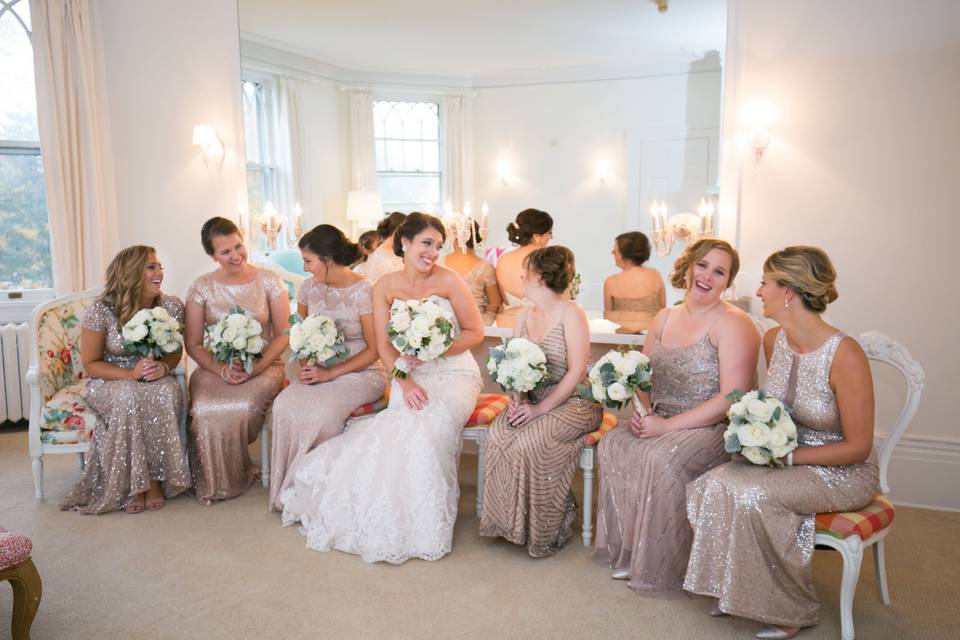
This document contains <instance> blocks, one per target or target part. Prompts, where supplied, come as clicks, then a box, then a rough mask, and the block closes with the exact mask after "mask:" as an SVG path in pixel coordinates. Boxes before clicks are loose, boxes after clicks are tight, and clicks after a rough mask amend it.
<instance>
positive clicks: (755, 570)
mask: <svg viewBox="0 0 960 640" xmlns="http://www.w3.org/2000/svg"><path fill="white" fill-rule="evenodd" d="M843 338H844V334H842V333H837V334H835V335H834V336H833V337H831V338H829V339H827V341H826V342H825V343H824V344H823V345H822V346H821V347H820V348H819V349H817V350H816V351H813V352H811V353H805V354H798V353H794V352H793V351H792V350H791V349H790V347H789V345H788V344H787V340H786V336H785V335H784V333H783V332H782V331H781V332H780V333H779V334H778V335H777V337H776V340H775V341H774V348H773V356H772V357H771V359H770V367H769V370H768V374H767V375H768V378H767V392H768V393H770V395H772V396H774V397H776V398H780V399H781V400H782V401H783V402H784V404H786V405H787V406H789V407H791V409H792V412H793V419H794V422H796V423H797V427H798V428H797V437H798V440H799V443H800V446H802V447H815V446H820V445H824V444H828V443H831V442H838V441H841V440H843V428H842V425H841V423H840V411H839V408H838V407H837V398H836V395H834V392H833V389H832V388H831V387H830V368H831V366H832V364H833V358H834V355H835V354H836V352H837V349H838V348H839V346H840V342H841V341H842V340H843ZM877 474H878V470H877V463H876V458H875V455H874V454H871V455H870V457H869V458H868V460H867V461H866V462H865V463H864V464H851V465H837V466H820V465H797V466H792V467H785V468H783V469H769V468H767V467H761V466H756V465H752V464H749V463H745V462H728V463H727V464H725V465H723V466H721V467H718V468H717V469H714V470H713V471H711V472H710V473H707V474H705V475H703V476H701V477H700V478H698V479H697V480H696V481H694V482H691V483H690V484H689V485H688V486H687V514H688V516H689V519H690V524H691V525H692V527H693V535H694V539H693V549H692V551H691V553H690V563H689V566H688V568H687V576H686V580H685V582H684V588H685V589H686V590H688V591H692V592H694V593H699V594H702V595H709V596H713V597H715V598H718V600H719V602H718V606H719V607H720V609H721V610H722V611H724V612H726V613H730V614H733V615H737V616H743V617H745V618H751V619H753V620H760V621H761V622H765V623H767V624H777V625H784V626H791V627H793V626H796V627H807V626H811V625H814V624H816V623H817V621H818V617H819V609H820V603H819V601H818V600H817V595H816V591H815V589H814V586H813V581H812V579H811V570H810V561H811V559H812V557H813V548H814V536H815V534H816V530H815V523H814V515H815V514H817V513H827V512H832V511H855V510H857V509H861V508H862V507H864V506H865V505H867V504H868V503H869V502H870V500H871V499H873V497H874V496H875V495H876V494H877V492H878V491H879V481H878V475H877Z"/></svg>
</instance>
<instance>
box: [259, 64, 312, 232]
mask: <svg viewBox="0 0 960 640" xmlns="http://www.w3.org/2000/svg"><path fill="white" fill-rule="evenodd" d="M264 117H265V119H266V127H265V128H266V138H267V139H266V145H265V147H266V149H265V150H266V154H267V162H268V163H269V164H271V165H273V166H274V167H276V168H277V179H276V182H275V184H276V187H277V193H276V197H275V202H273V205H274V206H275V207H276V208H277V213H279V214H280V215H281V216H286V217H287V219H288V220H289V221H290V223H291V224H292V223H293V208H294V206H295V205H296V204H297V203H298V202H299V203H301V204H302V203H303V162H302V160H301V155H300V82H299V81H297V80H293V79H290V78H276V79H274V80H270V81H268V82H265V83H264ZM283 236H284V238H285V237H286V234H285V233H284V234H283ZM280 244H281V245H282V246H286V241H285V240H283V239H281V240H280Z"/></svg>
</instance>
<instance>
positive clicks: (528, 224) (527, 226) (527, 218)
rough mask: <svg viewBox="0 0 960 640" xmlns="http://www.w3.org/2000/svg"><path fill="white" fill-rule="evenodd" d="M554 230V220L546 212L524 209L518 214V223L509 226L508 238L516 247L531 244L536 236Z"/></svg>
mask: <svg viewBox="0 0 960 640" xmlns="http://www.w3.org/2000/svg"><path fill="white" fill-rule="evenodd" d="M551 230H553V218H551V217H550V214H549V213H547V212H546V211H540V210H539V209H524V210H523V211H521V212H520V213H518V214H517V219H516V222H511V223H510V224H508V225H507V237H508V238H509V239H510V242H512V243H513V244H515V245H518V246H521V247H522V246H524V245H528V244H530V242H531V241H532V240H533V236H535V235H543V234H544V233H549V232H550V231H551Z"/></svg>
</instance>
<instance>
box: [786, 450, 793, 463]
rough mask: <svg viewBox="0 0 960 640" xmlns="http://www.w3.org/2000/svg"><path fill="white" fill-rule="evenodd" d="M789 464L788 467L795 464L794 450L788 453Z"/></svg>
mask: <svg viewBox="0 0 960 640" xmlns="http://www.w3.org/2000/svg"><path fill="white" fill-rule="evenodd" d="M787 466H788V467H792V466H793V451H791V452H790V453H788V454H787Z"/></svg>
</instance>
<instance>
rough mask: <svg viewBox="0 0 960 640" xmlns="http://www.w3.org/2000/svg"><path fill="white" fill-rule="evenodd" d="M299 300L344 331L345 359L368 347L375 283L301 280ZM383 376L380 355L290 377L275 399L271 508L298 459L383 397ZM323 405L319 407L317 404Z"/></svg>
mask: <svg viewBox="0 0 960 640" xmlns="http://www.w3.org/2000/svg"><path fill="white" fill-rule="evenodd" d="M297 302H299V303H300V304H302V305H305V306H306V307H307V313H308V314H309V315H316V314H321V315H325V316H327V317H330V318H332V319H333V321H334V322H335V323H336V325H337V328H338V329H340V331H342V332H343V337H344V344H345V345H346V347H347V349H348V350H349V351H348V354H347V358H346V359H349V358H351V357H353V356H355V355H357V354H358V353H360V352H361V351H363V350H364V349H366V348H367V343H366V342H365V341H364V339H363V327H362V326H361V324H360V317H361V316H369V317H370V318H371V320H372V318H373V285H372V284H370V282H369V281H367V280H361V281H360V282H357V283H356V284H353V285H350V286H348V287H344V288H340V289H336V288H333V287H328V286H327V285H325V284H322V283H319V282H315V281H314V280H313V278H310V279H308V280H305V281H304V282H303V284H302V285H301V286H300V291H299V292H298V294H297ZM385 386H386V380H385V378H384V375H383V369H382V367H381V366H380V362H379V361H375V362H374V363H373V364H371V365H370V366H369V367H367V368H366V369H363V370H361V371H353V372H351V373H345V374H343V375H341V376H338V377H337V378H335V379H333V380H329V381H327V382H321V383H319V384H312V385H306V384H300V383H299V382H297V380H296V379H295V378H294V379H292V380H291V381H290V385H289V386H288V387H287V388H286V389H284V390H283V391H282V392H281V393H280V395H278V396H277V398H276V400H274V401H273V412H272V415H273V425H272V438H271V446H272V453H271V458H270V463H271V469H270V509H271V510H273V511H282V510H283V505H282V504H281V503H280V492H281V491H283V490H284V489H286V488H287V487H288V486H290V483H291V482H292V481H293V474H294V473H295V472H296V469H297V466H298V464H299V462H300V459H301V458H302V457H303V455H304V454H306V453H307V452H308V451H310V450H312V449H314V448H315V447H317V446H318V445H320V444H321V443H322V442H324V441H325V440H328V439H330V438H332V437H333V436H336V435H338V434H340V433H341V432H342V431H343V428H344V425H345V424H346V422H347V418H349V417H350V414H351V413H353V411H354V410H355V409H356V408H357V407H359V406H361V405H364V404H367V403H368V402H374V401H376V400H377V399H379V398H381V397H383V391H384V388H385ZM321 407H322V410H319V408H321Z"/></svg>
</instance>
